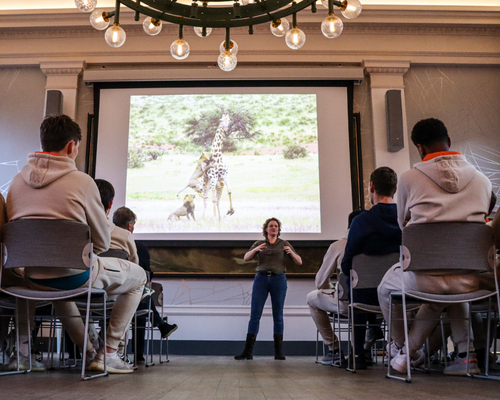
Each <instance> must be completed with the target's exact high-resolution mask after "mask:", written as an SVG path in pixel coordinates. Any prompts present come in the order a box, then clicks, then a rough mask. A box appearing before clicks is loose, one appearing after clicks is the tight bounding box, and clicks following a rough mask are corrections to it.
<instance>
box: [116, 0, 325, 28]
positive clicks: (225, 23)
mask: <svg viewBox="0 0 500 400" xmlns="http://www.w3.org/2000/svg"><path fill="white" fill-rule="evenodd" d="M315 1H316V0H302V1H300V2H299V3H297V4H292V5H290V3H292V1H291V0H267V1H266V2H265V3H261V4H265V5H266V8H265V10H262V8H261V5H260V4H251V5H250V4H249V5H246V6H241V7H240V9H241V18H233V17H232V15H233V8H232V7H212V8H210V7H203V8H202V9H201V10H199V12H198V16H197V18H191V17H190V16H191V5H188V6H186V5H183V4H179V3H176V2H173V1H169V0H166V1H165V2H162V3H161V4H159V3H157V2H154V1H153V0H142V1H141V3H144V4H146V5H148V6H149V5H153V6H154V8H153V7H145V6H143V5H142V4H137V3H136V2H135V1H134V0H118V2H119V3H122V4H123V5H125V6H126V7H128V8H130V9H132V10H134V11H138V12H140V13H141V14H144V15H148V16H150V17H153V18H156V19H160V20H163V21H166V22H170V23H174V24H177V25H179V24H182V25H187V26H199V27H206V28H226V27H231V28H235V27H241V26H245V27H246V26H249V25H259V24H263V23H267V22H270V21H272V20H273V19H278V18H282V17H286V16H288V15H291V14H293V13H297V12H299V11H301V10H303V9H305V8H306V7H308V6H310V5H311V4H312V3H313V2H315ZM287 5H288V7H287ZM271 13H272V15H271Z"/></svg>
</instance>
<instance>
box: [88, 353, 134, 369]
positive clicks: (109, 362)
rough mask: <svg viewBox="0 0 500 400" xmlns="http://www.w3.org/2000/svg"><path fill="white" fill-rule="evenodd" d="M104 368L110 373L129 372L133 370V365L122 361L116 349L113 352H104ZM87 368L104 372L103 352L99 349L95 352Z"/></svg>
mask: <svg viewBox="0 0 500 400" xmlns="http://www.w3.org/2000/svg"><path fill="white" fill-rule="evenodd" d="M106 368H107V371H108V372H109V373H110V374H130V373H132V372H134V367H133V366H132V365H130V364H127V363H126V362H125V361H123V360H122V359H121V358H120V356H119V355H118V353H117V352H116V351H115V352H114V353H113V354H106ZM89 369H90V370H91V371H99V372H104V352H102V351H99V353H97V355H96V356H95V359H94V361H93V362H92V363H91V364H90V368H89Z"/></svg>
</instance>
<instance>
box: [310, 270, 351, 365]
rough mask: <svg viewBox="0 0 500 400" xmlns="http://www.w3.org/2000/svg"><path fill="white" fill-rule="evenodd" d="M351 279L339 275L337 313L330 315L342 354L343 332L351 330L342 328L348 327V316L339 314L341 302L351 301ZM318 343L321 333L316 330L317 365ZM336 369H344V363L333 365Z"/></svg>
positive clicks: (336, 286)
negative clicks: (349, 280) (349, 284)
mask: <svg viewBox="0 0 500 400" xmlns="http://www.w3.org/2000/svg"><path fill="white" fill-rule="evenodd" d="M348 279H349V278H348V277H346V276H345V275H344V274H342V273H339V274H337V283H336V284H335V290H336V292H337V312H331V313H329V314H330V315H329V318H330V322H331V324H332V331H333V335H334V337H336V338H337V339H338V341H339V351H340V354H342V335H341V334H342V332H348V330H349V328H347V329H346V328H342V327H341V324H346V325H348V318H347V315H345V314H343V313H340V312H338V310H340V302H341V301H348V300H349V296H348V295H349V290H348V289H347V288H348V286H347V280H348ZM318 342H319V331H318V330H316V360H315V362H316V363H319V354H318ZM324 355H325V346H324V345H323V356H324ZM333 366H334V367H337V368H342V363H341V362H339V363H338V364H333Z"/></svg>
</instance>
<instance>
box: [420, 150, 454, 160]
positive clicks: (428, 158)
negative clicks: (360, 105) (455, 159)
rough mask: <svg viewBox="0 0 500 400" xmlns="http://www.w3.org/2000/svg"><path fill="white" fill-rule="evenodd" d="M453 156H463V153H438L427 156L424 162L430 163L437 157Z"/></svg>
mask: <svg viewBox="0 0 500 400" xmlns="http://www.w3.org/2000/svg"><path fill="white" fill-rule="evenodd" d="M451 155H458V156H461V155H462V153H459V152H458V151H438V152H436V153H431V154H427V155H426V156H425V157H424V159H423V160H422V161H429V160H432V159H433V158H436V157H441V156H451Z"/></svg>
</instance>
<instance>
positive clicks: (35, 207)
mask: <svg viewBox="0 0 500 400" xmlns="http://www.w3.org/2000/svg"><path fill="white" fill-rule="evenodd" d="M81 139H82V135H81V130H80V127H79V126H78V124H77V123H76V122H74V121H73V120H72V119H71V118H70V117H68V116H66V115H56V116H50V117H47V118H45V120H44V121H43V122H42V124H41V126H40V142H41V147H42V151H41V152H35V153H32V154H29V155H28V164H27V165H25V166H24V167H23V168H22V170H21V172H20V173H18V174H17V175H16V176H15V177H14V179H13V180H12V182H11V185H10V188H9V194H8V197H7V217H8V220H9V221H14V220H17V219H23V218H47V219H66V220H73V221H78V222H81V223H84V224H87V225H89V227H90V230H91V237H92V243H93V245H94V253H95V254H99V253H102V252H104V251H106V250H107V249H108V248H109V244H110V234H109V225H108V223H107V220H106V215H105V214H104V210H103V207H102V204H101V199H100V196H99V191H98V189H97V186H96V184H95V182H94V180H93V179H92V178H91V177H90V176H89V175H87V174H85V173H83V172H80V171H78V170H77V168H76V165H75V158H76V156H77V154H78V146H79V145H80V141H81ZM93 259H94V265H93V275H92V276H89V272H88V271H85V272H83V273H82V272H81V271H80V270H77V271H66V272H65V273H64V275H61V272H60V271H59V270H58V271H51V270H50V271H49V270H47V269H46V268H39V269H37V268H31V269H30V270H29V271H27V272H26V277H25V280H26V284H27V285H28V286H31V287H34V288H37V289H47V290H50V289H51V287H53V286H52V285H53V283H54V278H57V281H58V283H59V282H60V281H61V278H65V279H66V281H65V282H66V283H67V284H65V287H64V288H65V289H74V288H77V287H81V286H83V285H87V284H88V279H92V286H93V287H95V288H99V289H104V290H106V292H107V293H108V295H110V296H116V299H117V300H116V302H115V305H114V307H113V311H112V313H111V317H110V320H109V324H108V330H107V337H106V339H107V347H106V349H104V348H101V349H99V352H98V353H97V354H95V349H94V348H93V347H92V345H91V344H90V343H88V346H89V347H88V349H89V351H88V354H87V358H88V361H89V365H88V367H89V369H91V370H95V371H103V369H104V357H106V362H107V370H108V372H110V373H130V372H133V368H132V366H130V365H128V364H126V363H124V362H123V361H122V360H121V359H120V358H119V357H118V355H117V352H116V350H117V348H118V345H119V343H120V341H121V339H122V338H123V337H124V336H125V332H126V330H127V329H128V327H129V324H130V321H131V319H132V317H133V315H134V312H135V310H136V308H137V305H138V304H139V302H140V300H141V296H142V293H143V289H144V285H145V283H146V274H145V273H144V270H143V269H142V268H141V267H139V266H138V265H137V264H134V263H132V262H130V261H127V260H120V259H116V258H100V257H98V256H96V255H95V256H94V258H93ZM54 307H55V309H56V313H57V315H59V316H61V317H60V319H61V322H62V323H63V324H64V327H65V328H66V330H67V332H68V333H69V335H70V337H71V339H72V340H73V342H74V343H76V344H77V345H78V346H79V347H80V348H83V344H84V343H83V341H84V325H83V321H82V319H81V318H71V317H67V318H65V317H63V316H64V315H78V314H79V312H78V309H77V308H76V305H75V304H74V303H73V302H54Z"/></svg>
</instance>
